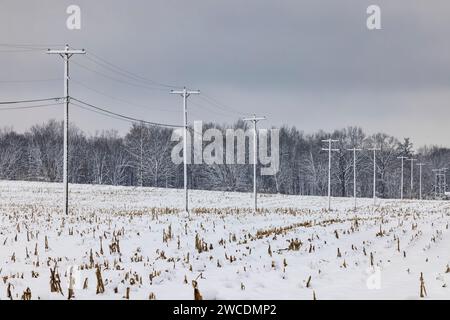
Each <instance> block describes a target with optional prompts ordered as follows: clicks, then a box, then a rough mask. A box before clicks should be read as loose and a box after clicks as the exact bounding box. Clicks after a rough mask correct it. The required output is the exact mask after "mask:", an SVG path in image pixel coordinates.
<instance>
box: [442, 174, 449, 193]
mask: <svg viewBox="0 0 450 320" xmlns="http://www.w3.org/2000/svg"><path fill="white" fill-rule="evenodd" d="M441 170H442V172H443V174H442V178H444V179H443V188H444V190H443V194H444V196H445V193H446V192H447V170H448V168H442V169H441Z"/></svg>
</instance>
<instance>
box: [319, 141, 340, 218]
mask: <svg viewBox="0 0 450 320" xmlns="http://www.w3.org/2000/svg"><path fill="white" fill-rule="evenodd" d="M338 141H339V140H332V139H331V138H330V139H326V140H322V142H327V143H328V148H322V150H323V151H328V211H329V210H331V151H339V149H331V143H333V142H338Z"/></svg>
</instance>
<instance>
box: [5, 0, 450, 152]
mask: <svg viewBox="0 0 450 320" xmlns="http://www.w3.org/2000/svg"><path fill="white" fill-rule="evenodd" d="M70 4H77V5H79V6H80V7H81V21H82V27H81V30H68V29H67V28H66V19H67V17H68V15H67V14H66V12H65V11H66V8H67V6H68V5H70ZM370 4H377V5H379V6H380V7H381V10H382V28H383V29H382V30H376V31H369V30H368V29H367V28H366V18H367V14H366V8H367V6H368V5H370ZM449 13H450V2H449V1H448V0H434V1H432V3H431V2H429V1H423V0H396V1H392V0H375V1H374V0H371V1H366V0H339V1H335V0H308V1H307V0H292V1H291V0H290V1H287V0H276V1H275V0H271V1H264V0H246V1H242V0H226V1H225V0H215V1H211V0H191V1H183V0H152V1H144V0H134V1H124V0H121V1H118V0H114V1H112V0H108V1H106V0H96V1H86V0H84V1H82V0H71V1H65V0H64V1H62V0H58V1H57V0H41V1H25V0H2V1H1V4H0V43H3V44H35V45H44V46H47V45H55V46H54V47H55V48H57V47H58V46H59V45H61V46H62V45H64V44H65V43H69V44H70V45H71V46H73V47H76V48H85V49H86V50H87V51H88V52H92V53H94V54H96V55H97V56H100V57H101V58H103V59H106V60H107V61H109V62H112V63H114V64H115V65H117V66H120V67H122V68H124V69H126V70H129V71H131V72H134V73H137V74H139V75H142V76H144V77H146V78H150V79H153V80H155V81H159V82H162V83H169V84H176V85H181V86H182V85H186V86H188V87H191V88H198V89H200V90H201V91H202V92H204V93H206V94H207V95H208V96H211V97H213V98H215V99H217V100H218V101H219V102H220V103H221V104H224V105H226V106H230V107H231V108H233V109H238V110H239V111H241V112H244V113H257V114H261V115H266V116H267V117H268V118H269V119H270V121H267V124H266V125H275V126H280V125H282V124H287V125H295V126H296V127H297V128H298V129H300V130H303V131H305V132H313V131H316V130H318V129H324V130H332V129H336V128H342V127H345V126H348V125H358V126H361V127H363V128H364V129H365V130H366V131H367V132H369V133H374V132H379V131H381V132H386V133H388V134H392V135H395V136H396V137H398V138H400V139H401V138H403V137H411V138H412V139H413V142H414V143H415V146H416V147H418V146H420V145H423V144H438V145H444V146H450V141H449V139H448V138H449V135H448V131H449V130H448V127H447V125H448V122H449V119H450V108H449V107H448V104H449V102H450V41H449V38H448V36H449V34H450V19H448V17H449ZM4 50H13V49H11V48H5V47H1V46H0V101H1V100H9V99H27V98H36V97H37V98H41V97H43V98H44V97H49V96H61V95H63V87H62V86H63V83H62V80H59V81H58V80H54V81H48V82H12V83H11V82H5V81H23V80H39V79H43V80H46V79H55V78H56V79H57V78H62V73H63V62H62V60H61V58H59V57H57V56H48V55H46V54H45V53H41V52H38V51H34V52H14V53H12V52H4ZM88 57H89V55H88V56H75V57H73V58H72V60H71V61H72V63H71V70H70V71H71V78H72V80H73V81H72V83H71V93H70V94H71V95H72V96H74V97H77V98H79V99H82V100H85V101H88V102H91V103H93V104H96V105H98V106H105V107H107V108H108V109H110V110H112V111H115V112H120V113H124V114H127V115H130V116H134V117H140V118H144V119H146V120H150V121H158V122H165V123H177V124H178V123H181V121H182V112H181V108H182V100H181V98H180V97H178V96H174V95H170V94H169V90H170V89H169V88H159V89H157V90H153V89H149V88H143V87H139V86H134V85H128V84H125V83H123V82H118V81H113V80H112V79H110V78H105V77H102V76H101V75H99V74H98V73H93V72H91V71H89V70H87V69H85V68H82V67H81V66H79V65H76V64H75V63H79V64H82V65H83V66H85V67H87V68H88V69H91V70H95V71H97V72H101V73H103V74H106V75H109V76H111V77H114V78H117V79H123V80H125V81H130V82H133V83H136V82H135V81H132V80H130V79H127V78H123V77H121V76H120V75H118V74H115V73H112V72H111V71H110V70H108V69H105V68H103V67H101V66H99V65H98V64H95V63H94V62H93V61H92V60H90V59H89V58H88ZM91 58H92V57H91ZM94 58H95V57H94ZM80 83H81V84H83V85H84V86H82V85H80ZM86 87H88V88H90V89H88V88H86ZM92 89H94V90H96V91H97V92H96V91H93V90H92ZM161 89H162V90H161ZM99 92H100V93H103V94H106V95H108V96H109V97H106V96H104V95H101V94H99ZM190 99H191V100H190V102H191V104H190V106H189V109H190V118H191V120H193V119H197V120H200V119H201V120H204V121H217V122H220V123H224V122H228V123H229V122H232V121H234V120H235V119H237V118H238V117H239V116H240V115H239V114H236V113H233V111H231V110H230V109H225V110H218V109H217V106H216V107H214V106H213V105H212V104H211V103H209V102H207V101H205V100H204V99H202V98H200V97H197V96H192V97H191V98H190ZM124 101H126V102H130V103H124ZM62 114H63V113H62V107H48V108H41V109H32V110H16V111H1V112H0V126H5V125H7V126H13V127H14V128H15V129H17V130H19V131H22V130H24V129H27V128H28V127H30V126H31V125H33V124H35V123H40V122H43V121H45V120H46V119H50V118H57V119H62ZM71 116H72V117H71V121H73V122H74V123H76V125H77V126H79V127H80V128H82V129H84V130H86V131H87V132H89V133H95V131H96V130H102V129H111V128H115V129H117V130H119V131H120V132H125V130H127V128H128V127H129V124H128V123H126V122H121V121H118V120H115V119H110V118H105V117H103V116H101V115H97V114H93V113H89V112H87V111H84V110H81V109H77V108H75V107H74V108H72V110H71Z"/></svg>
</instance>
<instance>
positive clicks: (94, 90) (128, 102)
mask: <svg viewBox="0 0 450 320" xmlns="http://www.w3.org/2000/svg"><path fill="white" fill-rule="evenodd" d="M71 80H72V81H73V82H74V83H76V84H77V85H80V86H82V87H84V88H86V89H88V90H91V91H93V92H95V93H97V94H99V95H102V96H105V97H107V98H109V99H112V100H116V101H118V102H121V103H125V104H128V105H130V106H134V107H138V108H143V109H148V108H149V107H147V106H143V105H139V104H136V103H133V102H131V101H127V100H125V99H122V98H117V97H114V96H111V95H109V94H106V93H104V92H102V91H99V90H97V89H94V88H92V87H90V86H87V85H85V84H84V83H82V82H80V81H77V80H75V79H73V78H71ZM150 108H151V109H153V110H158V111H162V112H177V111H176V110H167V109H159V108H153V107H150Z"/></svg>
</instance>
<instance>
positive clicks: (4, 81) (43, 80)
mask: <svg viewBox="0 0 450 320" xmlns="http://www.w3.org/2000/svg"><path fill="white" fill-rule="evenodd" d="M61 80H62V78H53V79H33V80H0V83H30V82H51V81H61Z"/></svg>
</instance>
